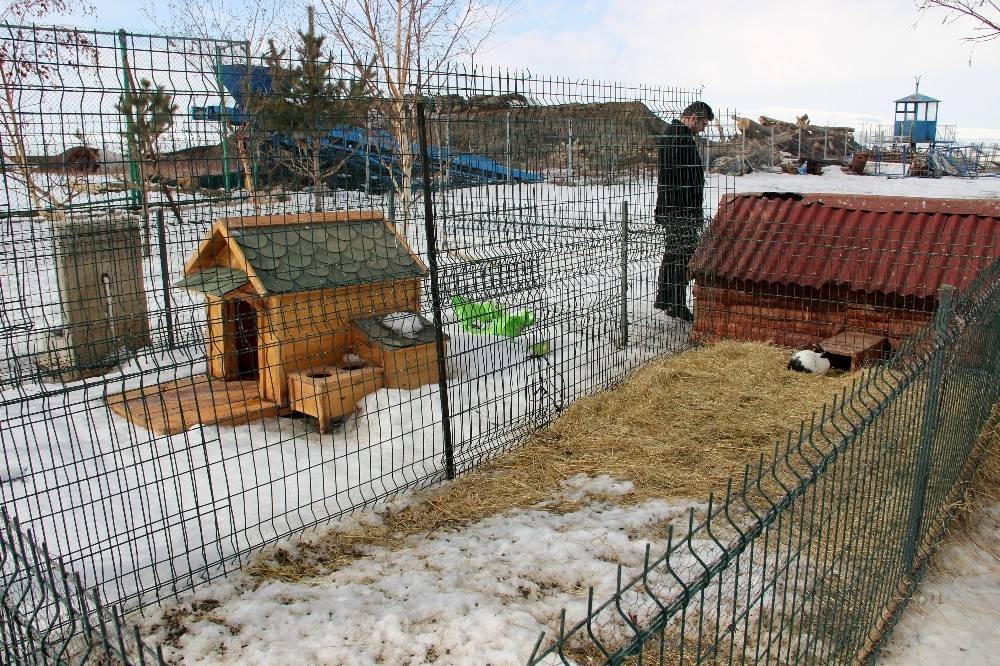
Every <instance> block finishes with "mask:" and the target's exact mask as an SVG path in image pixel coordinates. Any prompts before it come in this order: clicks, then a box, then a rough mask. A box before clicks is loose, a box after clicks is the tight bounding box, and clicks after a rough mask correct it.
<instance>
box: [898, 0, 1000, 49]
mask: <svg viewBox="0 0 1000 666" xmlns="http://www.w3.org/2000/svg"><path fill="white" fill-rule="evenodd" d="M936 10H940V11H943V12H944V18H943V21H942V22H943V23H947V24H950V23H957V22H959V21H965V23H966V24H968V23H969V22H970V21H971V22H972V23H973V28H972V30H973V33H972V34H971V35H969V36H966V37H963V38H962V39H963V40H965V41H967V42H989V41H992V40H994V39H996V38H997V37H1000V4H998V3H997V2H995V1H994V0H917V12H918V13H919V15H920V16H923V15H926V14H927V13H929V12H931V11H936Z"/></svg>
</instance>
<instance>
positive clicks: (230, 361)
mask: <svg viewBox="0 0 1000 666" xmlns="http://www.w3.org/2000/svg"><path fill="white" fill-rule="evenodd" d="M223 335H224V336H225V338H226V339H228V340H230V341H231V342H230V344H231V345H232V347H230V348H231V349H232V352H231V353H230V354H227V355H226V364H227V366H229V367H226V369H225V376H226V378H227V379H228V378H232V379H256V378H257V375H258V372H259V371H260V365H259V361H258V358H257V345H258V338H257V311H256V310H255V309H254V307H253V305H251V304H250V302H249V301H245V300H243V299H241V298H237V299H233V300H230V301H227V302H226V306H225V317H224V322H223ZM226 346H227V347H228V346H229V345H226Z"/></svg>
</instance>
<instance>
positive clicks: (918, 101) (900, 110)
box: [893, 81, 941, 144]
mask: <svg viewBox="0 0 1000 666" xmlns="http://www.w3.org/2000/svg"><path fill="white" fill-rule="evenodd" d="M940 103H941V100H939V99H934V98H933V97H928V96H927V95H921V94H920V82H919V81H918V82H917V89H916V91H915V92H914V93H913V94H912V95H907V96H906V97H902V98H900V99H897V100H896V119H895V122H894V123H893V134H894V135H895V136H896V137H907V138H908V139H909V143H914V144H915V143H935V142H937V117H938V104H940Z"/></svg>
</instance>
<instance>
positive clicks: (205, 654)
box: [143, 477, 697, 666]
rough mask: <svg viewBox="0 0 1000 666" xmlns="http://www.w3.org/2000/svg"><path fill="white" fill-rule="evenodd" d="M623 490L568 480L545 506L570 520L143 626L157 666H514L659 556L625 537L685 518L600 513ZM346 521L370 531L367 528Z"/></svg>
mask: <svg viewBox="0 0 1000 666" xmlns="http://www.w3.org/2000/svg"><path fill="white" fill-rule="evenodd" d="M630 485H631V484H622V483H617V482H615V481H614V480H612V479H610V478H608V477H602V478H596V479H594V478H586V477H575V478H573V479H570V480H569V481H568V482H567V483H565V484H564V485H563V487H561V488H554V489H553V491H554V492H553V494H552V500H551V501H552V502H558V501H560V500H565V499H573V500H575V501H577V502H582V503H583V506H582V508H580V509H578V510H575V511H571V512H568V513H558V512H553V511H550V510H546V508H545V507H543V506H539V507H529V508H526V509H524V510H522V511H510V512H505V513H502V514H498V515H495V516H492V517H490V518H488V519H485V520H482V521H480V522H477V523H474V524H472V525H469V526H468V527H467V528H465V529H463V530H461V531H447V532H444V533H442V534H431V535H426V536H416V537H412V538H411V539H410V540H409V542H408V543H407V544H406V545H405V546H404V547H402V548H400V549H396V550H387V549H384V548H372V549H370V551H369V552H368V553H366V555H365V556H364V557H361V558H358V559H357V560H356V561H354V562H352V563H351V564H350V565H349V566H346V567H345V568H343V569H341V570H339V571H336V572H333V573H329V574H325V575H320V576H316V577H310V578H308V579H307V580H304V581H301V582H291V581H281V580H268V581H264V582H263V584H261V583H260V581H253V580H251V579H249V578H248V577H246V576H243V575H237V576H234V577H232V578H231V579H229V580H227V581H224V582H222V583H219V584H216V585H212V586H210V587H205V588H202V589H201V590H199V591H198V592H196V593H195V594H194V595H193V596H191V597H190V598H188V599H186V600H185V603H184V604H182V605H180V606H177V607H173V608H171V610H170V611H168V612H166V613H156V614H154V615H153V616H151V617H149V618H147V619H145V620H144V621H143V627H144V628H145V629H146V630H147V631H152V632H153V633H152V635H153V637H154V639H159V640H163V641H165V642H166V645H167V650H166V654H167V658H168V660H176V661H177V662H178V663H184V664H221V663H231V664H237V663H238V664H289V665H290V664H344V665H349V664H350V665H357V666H363V665H366V664H400V665H402V664H427V663H439V664H493V665H494V666H500V665H506V664H511V665H513V664H523V663H524V662H525V660H526V659H527V657H528V654H527V652H529V651H530V646H531V645H533V644H534V642H535V640H536V639H537V637H538V634H539V632H541V631H542V630H549V631H551V630H552V629H553V627H552V626H551V624H550V623H551V622H552V620H553V618H557V617H558V615H559V611H560V609H562V608H567V609H568V611H569V614H570V617H579V616H580V615H581V614H583V613H584V612H585V610H586V594H585V591H586V589H587V587H588V586H590V585H597V589H596V590H595V598H596V599H603V598H605V597H607V596H609V595H610V594H611V593H612V592H613V591H614V578H613V576H609V575H608V574H609V573H610V572H613V571H614V567H615V566H616V565H617V564H621V565H623V566H625V567H626V568H627V569H628V570H630V571H632V572H633V573H634V571H635V570H636V569H637V568H640V567H641V566H642V562H643V557H644V553H645V548H646V545H647V543H648V544H650V545H651V546H652V548H653V549H654V552H657V549H659V550H662V549H663V548H664V541H663V539H662V538H661V539H655V538H653V539H649V538H632V537H630V533H634V532H640V533H643V534H645V533H653V534H655V533H657V532H659V533H660V534H664V532H663V531H662V530H658V529H657V527H658V526H660V525H664V524H666V523H667V522H670V521H672V520H674V519H676V518H679V517H681V516H683V515H685V513H686V512H687V510H688V508H689V507H688V506H685V505H671V504H668V503H666V502H663V501H660V500H655V501H649V502H645V503H642V504H639V505H637V506H631V507H627V508H625V507H621V506H616V505H615V504H614V502H613V501H609V500H613V499H614V498H615V497H617V496H620V495H623V494H626V493H628V492H629V490H630ZM390 508H394V509H398V508H399V507H398V506H395V507H390ZM359 520H361V521H367V522H368V523H369V524H377V522H378V516H377V515H374V514H369V515H366V516H363V517H361V518H360V519H359ZM696 544H697V542H696ZM289 547H291V548H294V546H289ZM182 623H183V624H182ZM178 626H183V628H184V631H183V632H182V631H178V629H177V628H178Z"/></svg>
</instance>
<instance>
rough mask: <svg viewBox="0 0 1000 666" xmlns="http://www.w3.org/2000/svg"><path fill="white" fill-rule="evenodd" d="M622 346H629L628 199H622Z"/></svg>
mask: <svg viewBox="0 0 1000 666" xmlns="http://www.w3.org/2000/svg"><path fill="white" fill-rule="evenodd" d="M621 223H622V229H621V232H622V274H621V322H620V325H621V348H622V349H624V348H625V347H628V201H622V213H621Z"/></svg>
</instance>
